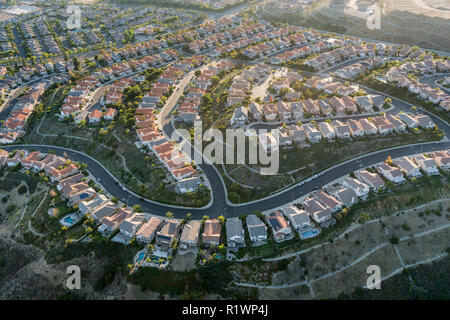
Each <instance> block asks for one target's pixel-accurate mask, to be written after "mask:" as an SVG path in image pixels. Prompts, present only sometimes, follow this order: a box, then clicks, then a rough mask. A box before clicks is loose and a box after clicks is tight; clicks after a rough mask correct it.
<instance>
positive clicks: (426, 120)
mask: <svg viewBox="0 0 450 320" xmlns="http://www.w3.org/2000/svg"><path fill="white" fill-rule="evenodd" d="M416 121H417V122H418V123H419V127H421V128H427V129H433V128H434V126H435V124H434V122H433V120H431V118H430V116H429V115H426V114H420V115H417V116H416Z"/></svg>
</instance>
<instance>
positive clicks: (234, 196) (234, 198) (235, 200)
mask: <svg viewBox="0 0 450 320" xmlns="http://www.w3.org/2000/svg"><path fill="white" fill-rule="evenodd" d="M228 200H230V201H231V202H233V203H239V202H240V200H241V197H240V196H239V194H237V193H236V192H229V193H228Z"/></svg>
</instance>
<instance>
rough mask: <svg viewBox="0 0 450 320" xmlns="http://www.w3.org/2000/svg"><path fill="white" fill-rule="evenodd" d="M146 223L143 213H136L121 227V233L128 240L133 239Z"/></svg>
mask: <svg viewBox="0 0 450 320" xmlns="http://www.w3.org/2000/svg"><path fill="white" fill-rule="evenodd" d="M144 222H145V215H144V214H143V213H137V212H136V213H134V214H133V215H132V216H130V217H128V218H126V219H125V220H124V221H123V222H122V224H121V225H120V228H119V230H120V233H121V234H123V235H124V236H125V237H127V238H133V237H134V235H135V233H136V231H137V230H138V229H139V227H140V226H141V225H142V224H143V223H144Z"/></svg>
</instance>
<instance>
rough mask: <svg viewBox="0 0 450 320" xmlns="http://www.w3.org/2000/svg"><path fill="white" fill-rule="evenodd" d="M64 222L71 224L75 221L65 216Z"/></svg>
mask: <svg viewBox="0 0 450 320" xmlns="http://www.w3.org/2000/svg"><path fill="white" fill-rule="evenodd" d="M64 222H66V223H68V224H73V223H74V222H75V221H74V220H73V219H72V217H65V218H64Z"/></svg>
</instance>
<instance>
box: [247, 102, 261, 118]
mask: <svg viewBox="0 0 450 320" xmlns="http://www.w3.org/2000/svg"><path fill="white" fill-rule="evenodd" d="M248 108H249V110H250V114H251V116H252V118H253V119H254V120H256V121H261V119H262V110H261V106H260V105H259V104H258V103H256V102H252V103H250V104H249V106H248Z"/></svg>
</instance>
